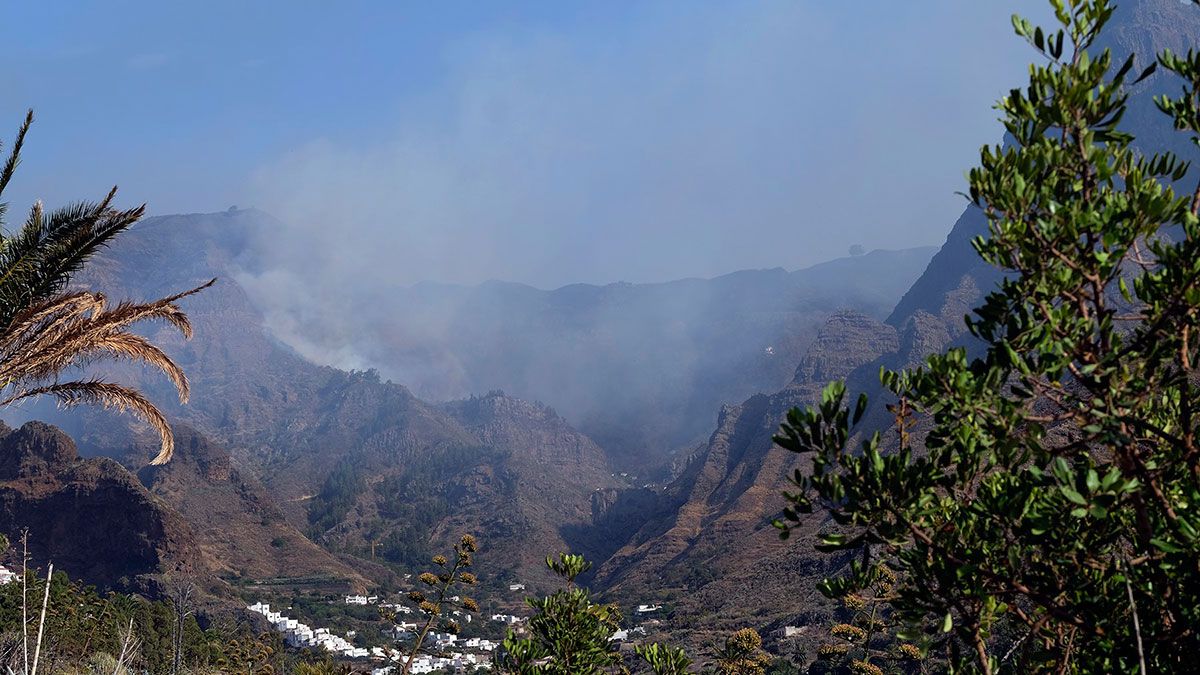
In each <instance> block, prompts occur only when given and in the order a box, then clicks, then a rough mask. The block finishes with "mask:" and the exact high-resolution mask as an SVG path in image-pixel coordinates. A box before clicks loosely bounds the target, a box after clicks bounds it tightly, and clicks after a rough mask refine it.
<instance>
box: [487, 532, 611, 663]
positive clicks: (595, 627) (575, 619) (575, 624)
mask: <svg viewBox="0 0 1200 675" xmlns="http://www.w3.org/2000/svg"><path fill="white" fill-rule="evenodd" d="M546 565H547V566H548V567H549V568H550V569H551V570H552V571H553V572H554V573H555V574H557V575H558V576H559V577H561V578H562V579H563V581H564V582H565V585H564V588H562V589H561V590H559V591H556V592H555V593H554V594H552V595H549V596H547V597H545V598H530V599H529V600H528V601H527V602H528V603H529V606H530V607H532V608H533V609H534V610H535V611H536V613H535V614H534V616H533V617H532V618H531V619H530V620H529V637H516V636H515V635H511V634H510V635H509V636H508V637H506V638H505V639H504V642H503V643H501V645H500V649H499V650H498V651H497V653H496V656H495V667H496V669H497V670H498V671H499V672H501V673H513V674H514V675H534V674H539V675H567V674H568V673H570V674H578V675H599V674H601V673H612V672H620V667H621V654H620V652H619V651H618V650H617V645H616V644H615V643H614V642H612V640H611V638H612V636H613V634H614V633H616V632H617V630H618V629H619V628H620V627H621V612H620V610H619V609H617V607H616V606H615V605H602V604H597V603H594V602H592V595H591V592H590V591H588V590H587V589H586V588H581V587H579V586H576V585H575V579H576V578H577V577H579V575H581V574H583V573H584V572H587V571H588V569H590V568H591V566H592V565H591V563H589V562H587V561H586V560H584V559H583V556H579V555H569V554H566V553H563V554H560V555H559V556H558V559H557V560H555V559H553V558H547V559H546Z"/></svg>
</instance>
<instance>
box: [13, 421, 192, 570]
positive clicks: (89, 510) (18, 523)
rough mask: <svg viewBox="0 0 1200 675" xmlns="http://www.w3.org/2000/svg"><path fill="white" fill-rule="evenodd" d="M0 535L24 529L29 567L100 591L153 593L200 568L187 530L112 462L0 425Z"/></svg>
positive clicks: (36, 432) (54, 432) (65, 441)
mask: <svg viewBox="0 0 1200 675" xmlns="http://www.w3.org/2000/svg"><path fill="white" fill-rule="evenodd" d="M0 427H2V428H0V532H3V533H4V534H5V535H6V536H7V537H8V538H9V540H10V541H12V542H16V541H17V540H18V539H19V538H20V534H21V531H22V530H23V529H27V530H28V531H29V552H30V556H31V558H32V562H33V563H34V564H36V565H38V566H43V567H44V566H45V565H46V564H47V563H49V562H53V563H54V564H55V567H56V568H57V569H60V570H63V571H65V572H67V573H68V574H70V575H71V577H73V578H78V579H82V580H84V581H86V582H87V583H91V584H95V585H97V586H100V587H102V588H114V589H120V590H129V591H140V592H151V593H153V592H155V591H156V589H157V584H158V580H159V579H160V578H161V576H162V575H164V574H175V575H193V574H195V573H196V572H197V571H198V569H200V568H202V567H203V559H202V556H201V554H200V552H199V550H198V548H197V546H196V542H195V538H194V536H193V533H192V531H191V529H190V528H189V527H188V525H187V523H186V522H184V520H183V519H182V518H180V517H179V515H178V514H176V513H175V512H174V511H172V510H171V509H169V508H168V507H166V506H165V505H164V504H162V503H161V502H160V501H159V500H157V499H155V498H154V497H153V496H152V495H151V494H150V493H149V492H147V491H146V489H145V488H144V487H142V485H141V483H139V482H138V480H137V478H135V477H134V476H133V475H132V474H130V473H129V472H128V471H126V470H125V469H124V468H123V467H122V466H121V465H120V464H118V463H117V462H115V461H113V460H111V459H106V458H97V459H81V458H80V457H79V453H78V452H77V451H76V448H75V444H74V442H72V440H71V439H70V438H69V437H68V436H67V435H66V434H64V433H63V432H62V431H60V430H58V429H56V428H55V427H52V426H49V425H46V424H42V423H40V422H29V423H27V424H25V425H24V426H22V427H21V428H20V429H17V430H15V431H14V430H12V429H10V428H9V427H7V426H3V425H0Z"/></svg>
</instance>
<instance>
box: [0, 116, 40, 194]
mask: <svg viewBox="0 0 1200 675" xmlns="http://www.w3.org/2000/svg"><path fill="white" fill-rule="evenodd" d="M31 124H33V110H32V109H30V110H28V111H27V112H26V113H25V121H24V122H22V123H21V128H19V129H17V139H16V140H15V141H13V146H12V150H9V151H8V159H6V160H5V161H4V167H3V168H0V195H2V194H4V189H5V188H7V187H8V182H9V181H10V180H12V177H13V173H15V172H16V170H17V164H19V163H20V162H21V146H23V145H25V134H27V133H29V126H30V125H31Z"/></svg>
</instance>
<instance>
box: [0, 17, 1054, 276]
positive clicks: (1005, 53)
mask: <svg viewBox="0 0 1200 675" xmlns="http://www.w3.org/2000/svg"><path fill="white" fill-rule="evenodd" d="M1042 4H1043V3H1039V2H1033V0H1025V1H1023V2H1021V3H1018V5H1017V6H1018V8H1020V9H1026V10H1028V11H1029V12H1030V13H1032V14H1033V15H1034V16H1040V15H1041V14H1044V12H1045V9H1044V7H1042ZM120 5H121V7H120V9H121V10H122V11H107V10H109V8H107V7H105V8H98V7H92V6H89V5H88V4H87V3H68V7H63V6H61V5H55V6H53V7H50V6H41V5H36V6H35V5H30V6H23V7H19V8H15V10H14V11H15V12H16V15H15V16H14V18H13V20H12V21H10V22H9V25H10V26H38V25H42V24H46V23H54V24H55V25H56V30H55V31H53V32H52V33H49V34H44V33H41V32H39V31H18V32H16V33H15V34H13V35H10V41H11V42H12V43H13V44H14V50H15V52H16V56H17V57H18V58H19V59H20V61H21V63H22V64H23V67H22V68H21V69H20V70H18V71H17V72H15V73H10V74H9V76H8V77H7V80H6V85H7V86H8V89H9V91H10V96H9V97H8V98H7V100H6V103H5V104H4V105H3V106H0V129H3V128H5V125H7V126H8V128H15V127H16V124H17V123H18V122H19V119H20V116H21V114H22V112H23V111H24V109H25V108H26V107H33V108H34V109H35V111H36V114H37V117H38V121H37V123H36V124H35V126H34V129H33V132H32V134H31V135H30V138H29V142H28V144H27V149H26V152H25V163H24V166H23V169H22V171H21V172H20V173H19V174H18V177H17V180H16V181H15V182H14V184H13V186H12V187H11V189H10V192H9V195H8V196H9V197H10V198H11V199H12V202H13V214H14V216H15V214H19V213H21V212H22V211H23V210H24V209H25V208H27V204H28V203H29V202H31V201H32V200H33V199H35V198H41V199H44V200H45V201H46V202H47V204H49V205H56V204H62V203H64V202H66V201H69V200H74V199H80V198H93V199H94V198H97V197H99V196H100V195H102V194H103V192H104V191H105V190H106V189H107V188H108V187H109V186H110V185H112V184H114V183H116V184H119V185H120V186H121V188H122V192H121V195H122V196H121V199H122V203H125V204H131V203H139V202H141V201H146V202H148V204H149V210H150V212H151V213H154V214H166V213H178V212H189V211H215V210H220V209H223V208H226V207H228V206H229V205H231V204H237V205H239V206H242V207H251V206H253V207H259V208H262V209H264V210H266V211H268V212H270V213H273V214H275V215H276V216H278V217H279V218H281V219H283V220H284V221H285V222H287V223H289V224H290V225H291V229H290V230H289V232H288V236H287V237H286V238H285V239H283V240H281V241H279V242H276V243H275V244H276V246H277V250H278V252H279V257H280V259H281V260H286V261H288V265H287V267H286V269H284V270H282V271H283V272H286V273H288V274H290V275H291V276H293V277H295V278H294V279H293V281H294V282H295V283H297V284H305V283H316V284H321V285H329V284H334V285H339V286H346V285H354V284H358V283H362V284H412V283H416V282H419V281H424V280H430V281H438V282H446V283H467V284H470V283H477V282H479V281H483V280H486V279H502V280H506V281H516V282H522V283H527V284H530V285H533V286H535V287H538V288H555V287H559V286H562V285H566V284H571V283H606V282H610V281H616V280H623V281H629V282H632V283H637V282H644V281H662V280H666V279H674V278H683V277H711V276H716V275H719V274H722V273H726V272H729V271H732V270H737V269H760V268H771V267H784V268H787V269H797V268H800V267H804V266H807V265H811V264H814V263H817V262H820V261H824V260H829V259H832V258H835V257H840V256H843V255H845V254H846V251H847V249H848V247H849V246H851V245H854V244H861V245H862V246H864V247H865V248H866V249H867V250H871V249H875V248H884V249H899V248H908V247H912V246H923V245H939V244H940V243H941V242H942V241H943V239H944V237H945V234H946V233H947V232H948V231H949V228H950V226H951V224H952V223H953V221H954V219H955V217H957V215H958V213H959V212H960V211H961V209H962V207H963V200H962V198H961V197H960V196H957V195H955V191H956V190H960V189H961V188H962V187H963V183H964V179H963V172H964V171H965V170H966V169H967V168H968V167H969V166H971V165H972V164H973V163H974V161H975V160H976V153H977V151H978V148H979V146H980V145H982V144H984V143H986V142H989V141H994V140H996V139H998V138H999V137H1000V127H999V125H998V124H997V123H996V122H995V117H996V115H995V111H993V110H992V109H991V105H992V102H993V101H994V100H995V99H996V98H997V97H998V96H999V95H1001V94H1002V93H1003V92H1004V91H1006V90H1007V89H1008V88H1009V87H1010V86H1012V85H1014V84H1019V83H1020V82H1021V81H1022V79H1023V71H1024V68H1025V65H1026V64H1027V62H1028V59H1029V53H1028V49H1027V47H1026V46H1025V45H1023V44H1022V43H1021V42H1020V41H1019V40H1018V39H1017V38H1015V37H1014V36H1013V35H1012V34H1011V28H1010V26H1009V22H1008V15H1009V13H1010V12H1011V11H1012V9H1013V7H1012V6H1011V5H1008V4H1007V3H1006V4H1005V6H999V4H992V3H959V2H953V1H951V0H938V1H935V2H929V3H919V4H911V3H909V4H901V5H896V4H893V3H889V4H887V5H883V6H871V5H870V4H869V3H868V4H865V5H864V4H863V3H838V4H837V5H836V6H831V5H828V4H824V3H815V2H799V3H783V2H776V3H763V4H754V5H724V4H719V3H698V4H693V3H688V4H687V5H681V4H679V3H672V2H662V3H649V4H638V5H633V6H625V5H620V4H612V3H582V4H572V5H570V6H566V5H559V4H557V3H537V2H531V3H520V4H517V5H505V6H502V7H501V6H495V7H477V6H470V7H467V6H454V5H449V6H439V7H438V8H437V9H436V10H435V9H433V8H421V7H401V6H393V5H391V4H384V3H362V4H356V5H353V6H349V7H346V6H339V7H337V8H333V7H324V6H320V5H313V4H308V3H301V4H293V3H287V4H284V3H256V4H255V5H252V6H244V5H242V4H240V3H230V2H218V3H210V4H206V5H204V6H203V7H201V6H160V5H157V4H154V3H146V2H132V1H131V2H124V3H120ZM118 17H119V18H118ZM5 120H7V122H5ZM7 135H11V133H9V134H6V136H7ZM318 271H319V274H317V273H316V272H318ZM314 276H316V277H319V278H313V277H314Z"/></svg>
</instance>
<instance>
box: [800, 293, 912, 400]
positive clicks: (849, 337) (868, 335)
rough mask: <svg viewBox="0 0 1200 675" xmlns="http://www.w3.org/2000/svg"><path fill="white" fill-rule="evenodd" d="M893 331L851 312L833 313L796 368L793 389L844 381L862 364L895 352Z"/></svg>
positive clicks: (885, 325) (882, 324) (860, 314)
mask: <svg viewBox="0 0 1200 675" xmlns="http://www.w3.org/2000/svg"><path fill="white" fill-rule="evenodd" d="M898 345H899V342H898V340H897V336H896V329H895V328H893V327H891V326H889V325H887V324H885V323H883V322H881V321H878V320H876V319H872V318H871V317H869V316H867V315H865V314H862V313H861V312H855V311H851V310H841V311H839V312H836V313H834V314H833V315H832V316H830V317H829V319H828V320H827V321H826V322H825V325H824V326H822V327H821V330H820V332H818V333H817V339H816V340H814V341H813V344H812V346H810V347H809V349H808V353H806V354H805V355H804V359H803V360H802V361H801V362H800V366H799V367H797V368H796V376H795V377H794V378H793V379H792V386H807V385H814V384H815V385H823V384H824V383H826V382H830V381H832V380H838V379H844V378H845V377H846V376H847V375H849V374H850V372H851V371H852V370H854V369H855V368H857V367H858V366H861V365H862V364H864V363H867V362H869V361H872V360H874V359H877V358H879V357H880V356H882V355H884V354H890V353H892V352H894V351H896V349H897V347H898Z"/></svg>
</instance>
